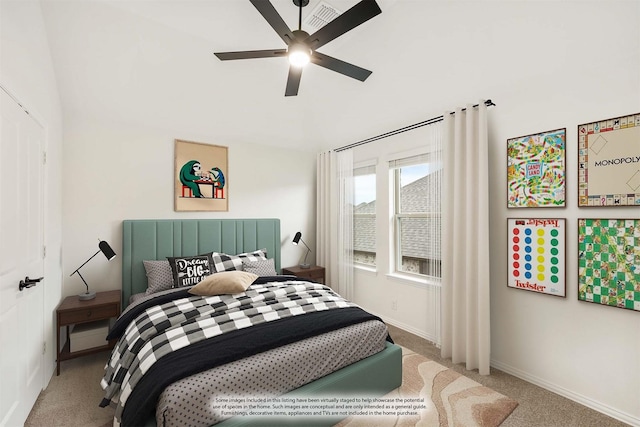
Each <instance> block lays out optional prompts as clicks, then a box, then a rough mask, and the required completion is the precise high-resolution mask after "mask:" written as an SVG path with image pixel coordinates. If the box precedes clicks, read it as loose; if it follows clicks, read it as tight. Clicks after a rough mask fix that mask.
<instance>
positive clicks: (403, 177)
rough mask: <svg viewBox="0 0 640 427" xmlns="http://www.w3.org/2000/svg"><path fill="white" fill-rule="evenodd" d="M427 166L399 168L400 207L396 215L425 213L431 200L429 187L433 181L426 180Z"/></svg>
mask: <svg viewBox="0 0 640 427" xmlns="http://www.w3.org/2000/svg"><path fill="white" fill-rule="evenodd" d="M428 174H429V165H427V164H421V165H415V166H405V167H403V168H400V200H399V203H400V206H399V208H398V213H427V212H429V205H430V202H431V198H430V197H429V187H430V186H433V181H432V179H431V178H428V177H427V176H428Z"/></svg>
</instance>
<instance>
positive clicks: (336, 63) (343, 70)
mask: <svg viewBox="0 0 640 427" xmlns="http://www.w3.org/2000/svg"><path fill="white" fill-rule="evenodd" d="M311 62H313V63H314V64H316V65H319V66H321V67H324V68H328V69H329V70H332V71H335V72H338V73H340V74H344V75H345V76H349V77H352V78H354V79H356V80H360V81H361V82H363V81H365V80H366V79H367V77H369V76H370V75H371V71H369V70H366V69H364V68H360V67H358V66H357V65H353V64H349V63H348V62H344V61H341V60H339V59H336V58H333V57H331V56H329V55H325V54H323V53H320V52H313V55H311Z"/></svg>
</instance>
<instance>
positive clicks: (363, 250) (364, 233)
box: [353, 165, 376, 267]
mask: <svg viewBox="0 0 640 427" xmlns="http://www.w3.org/2000/svg"><path fill="white" fill-rule="evenodd" d="M353 182H354V191H353V193H354V205H355V206H354V208H353V262H354V263H356V264H360V265H365V266H374V267H375V265H376V167H375V165H371V166H365V167H360V168H356V169H354V171H353Z"/></svg>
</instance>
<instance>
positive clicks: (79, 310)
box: [56, 291, 122, 375]
mask: <svg viewBox="0 0 640 427" xmlns="http://www.w3.org/2000/svg"><path fill="white" fill-rule="evenodd" d="M121 298H122V296H121V292H120V291H107V292H97V293H96V297H95V298H94V299H92V300H89V301H80V300H79V299H78V296H77V295H74V296H70V297H66V298H65V299H64V300H63V301H62V302H61V303H60V305H59V306H58V308H57V309H56V354H57V355H58V357H57V361H56V362H57V368H56V375H60V362H61V361H63V360H68V359H73V358H76V357H80V356H86V355H87V354H93V353H98V352H100V351H104V350H109V349H111V348H113V346H114V345H115V344H116V341H117V340H111V341H109V342H108V343H107V342H106V338H107V337H106V336H105V342H106V343H105V344H104V345H102V346H99V347H93V348H88V349H86V350H80V351H75V352H73V353H72V352H71V351H70V348H71V341H70V340H69V326H70V325H77V324H81V323H88V322H95V321H98V320H107V319H111V318H112V317H118V316H120V307H121V305H120V300H121ZM63 326H66V327H67V341H66V343H65V344H64V345H63V346H62V348H60V328H61V327H63Z"/></svg>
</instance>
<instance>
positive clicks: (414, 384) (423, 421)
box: [335, 347, 518, 427]
mask: <svg viewBox="0 0 640 427" xmlns="http://www.w3.org/2000/svg"><path fill="white" fill-rule="evenodd" d="M402 371H403V372H402V385H401V386H400V387H399V388H398V389H396V390H394V391H392V392H391V393H389V394H388V395H386V396H385V398H392V397H393V398H397V399H402V400H407V401H411V402H415V403H418V404H421V405H422V406H426V408H424V409H419V410H415V411H411V410H409V411H404V412H411V413H412V414H409V415H390V416H379V415H378V416H375V417H360V416H357V417H350V418H347V419H345V420H344V421H342V422H340V423H338V424H336V426H335V427H387V426H394V427H405V426H406V427H413V426H425V427H427V426H428V427H436V426H440V427H453V426H455V427H474V426H478V427H497V426H499V425H500V424H502V422H503V421H504V420H505V419H506V418H507V417H508V416H509V415H510V414H511V412H513V410H514V409H515V408H516V407H517V406H518V402H516V401H515V400H513V399H510V398H508V397H506V396H504V395H502V394H500V393H498V392H496V391H494V390H492V389H490V388H488V387H485V386H483V385H481V384H479V383H477V382H475V381H473V380H471V379H470V378H467V377H465V376H464V375H462V374H459V373H457V372H456V371H454V370H452V369H449V368H446V367H445V366H442V365H440V364H439V363H436V362H434V361H432V360H429V359H427V358H426V357H424V356H422V355H420V354H417V353H414V352H413V351H411V350H408V349H406V348H404V347H403V349H402ZM417 398H419V399H417ZM398 401H400V400H398ZM391 412H393V411H391ZM397 412H398V413H399V414H400V413H403V411H397Z"/></svg>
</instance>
